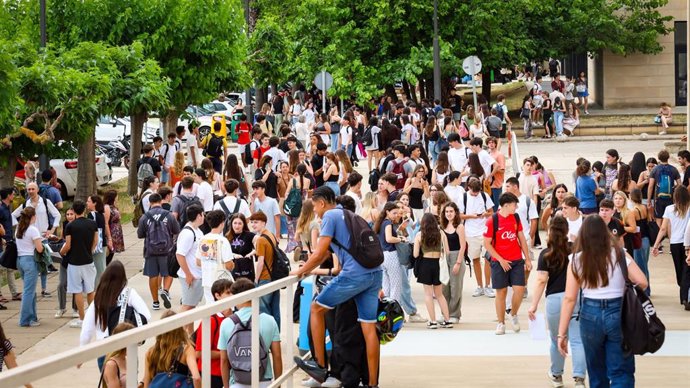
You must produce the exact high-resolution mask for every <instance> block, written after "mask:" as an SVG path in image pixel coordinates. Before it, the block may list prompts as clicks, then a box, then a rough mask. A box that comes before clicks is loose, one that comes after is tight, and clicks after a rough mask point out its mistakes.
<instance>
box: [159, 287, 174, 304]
mask: <svg viewBox="0 0 690 388" xmlns="http://www.w3.org/2000/svg"><path fill="white" fill-rule="evenodd" d="M158 295H159V296H160V297H161V299H163V306H165V308H166V309H170V308H171V307H172V305H171V304H170V294H169V293H168V290H160V291H158Z"/></svg>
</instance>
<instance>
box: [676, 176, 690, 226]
mask: <svg viewBox="0 0 690 388" xmlns="http://www.w3.org/2000/svg"><path fill="white" fill-rule="evenodd" d="M673 205H674V207H675V213H676V215H677V216H678V217H680V218H685V216H686V215H687V214H688V209H689V208H690V193H689V192H688V189H687V188H686V187H685V186H682V185H679V186H676V188H675V189H673ZM680 232H681V233H683V231H680Z"/></svg>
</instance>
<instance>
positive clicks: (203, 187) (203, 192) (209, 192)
mask: <svg viewBox="0 0 690 388" xmlns="http://www.w3.org/2000/svg"><path fill="white" fill-rule="evenodd" d="M196 196H197V197H199V201H201V204H202V205H203V206H204V211H205V212H210V211H211V210H213V187H211V185H210V184H209V183H208V182H206V181H202V182H201V183H199V188H198V189H197V191H196Z"/></svg>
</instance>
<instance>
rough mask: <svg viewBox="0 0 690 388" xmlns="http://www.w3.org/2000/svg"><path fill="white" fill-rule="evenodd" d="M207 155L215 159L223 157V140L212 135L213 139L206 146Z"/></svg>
mask: <svg viewBox="0 0 690 388" xmlns="http://www.w3.org/2000/svg"><path fill="white" fill-rule="evenodd" d="M206 154H207V155H208V156H213V157H214V158H219V157H221V156H222V155H223V138H222V137H220V136H216V134H214V133H211V138H210V139H209V140H208V144H206Z"/></svg>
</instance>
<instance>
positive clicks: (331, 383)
mask: <svg viewBox="0 0 690 388" xmlns="http://www.w3.org/2000/svg"><path fill="white" fill-rule="evenodd" d="M341 385H342V383H341V382H340V380H338V379H336V378H335V377H333V376H328V378H327V379H326V381H324V382H323V383H321V386H322V387H323V388H340V386H341Z"/></svg>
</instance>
